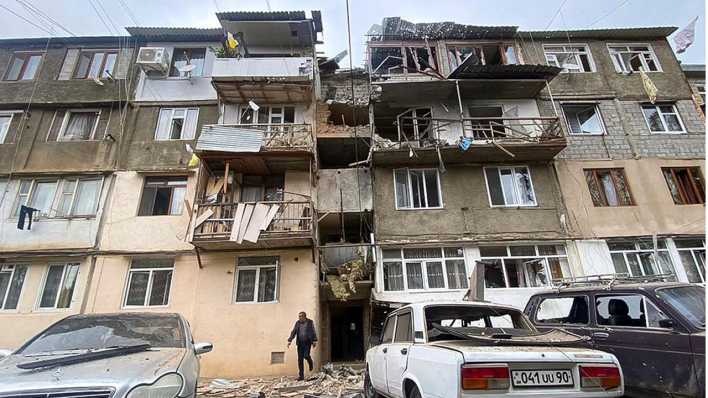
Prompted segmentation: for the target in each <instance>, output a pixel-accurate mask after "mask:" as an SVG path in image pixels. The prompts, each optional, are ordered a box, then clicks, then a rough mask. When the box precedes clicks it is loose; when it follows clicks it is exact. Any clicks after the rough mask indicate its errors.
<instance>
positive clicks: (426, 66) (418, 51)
mask: <svg viewBox="0 0 708 398" xmlns="http://www.w3.org/2000/svg"><path fill="white" fill-rule="evenodd" d="M405 48H406V69H407V71H408V72H409V73H416V72H431V71H433V70H437V62H436V59H435V55H436V54H435V48H431V49H430V51H428V49H427V48H426V47H405Z"/></svg>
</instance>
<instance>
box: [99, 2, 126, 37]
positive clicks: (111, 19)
mask: <svg viewBox="0 0 708 398" xmlns="http://www.w3.org/2000/svg"><path fill="white" fill-rule="evenodd" d="M95 1H96V4H98V7H100V8H101V11H103V14H104V15H105V16H106V18H107V19H108V22H110V23H111V26H112V27H113V31H114V32H115V34H116V36H120V29H121V28H119V27H118V25H116V23H115V21H114V20H113V18H112V17H111V14H109V13H108V12H107V11H106V9H105V8H103V2H102V1H101V0H95Z"/></svg>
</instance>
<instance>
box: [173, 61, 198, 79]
mask: <svg viewBox="0 0 708 398" xmlns="http://www.w3.org/2000/svg"><path fill="white" fill-rule="evenodd" d="M194 68H196V66H195V65H193V64H187V65H183V66H180V67H178V68H177V70H178V71H179V73H184V74H185V75H189V77H192V71H193V70H194Z"/></svg>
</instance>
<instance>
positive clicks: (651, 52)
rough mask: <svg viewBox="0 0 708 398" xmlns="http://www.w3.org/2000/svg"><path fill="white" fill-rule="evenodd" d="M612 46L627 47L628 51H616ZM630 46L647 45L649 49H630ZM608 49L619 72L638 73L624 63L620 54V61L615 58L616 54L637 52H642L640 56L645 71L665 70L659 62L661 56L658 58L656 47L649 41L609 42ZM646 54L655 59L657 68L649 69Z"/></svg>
mask: <svg viewBox="0 0 708 398" xmlns="http://www.w3.org/2000/svg"><path fill="white" fill-rule="evenodd" d="M612 47H626V48H627V50H626V51H619V52H618V51H615V50H613V49H612ZM630 47H646V48H647V51H630V50H629V48H630ZM607 51H608V53H609V54H610V59H611V60H612V64H613V65H614V67H615V71H616V72H617V73H638V72H635V71H633V70H632V69H631V67H629V68H628V67H627V65H625V64H624V60H623V59H622V57H621V56H620V62H621V64H620V63H618V62H617V59H616V58H615V54H621V53H637V54H642V56H641V57H640V58H639V59H640V61H641V63H642V69H644V72H645V73H656V72H663V71H664V70H663V69H662V68H661V64H660V63H659V58H657V56H656V53H655V52H654V48H653V47H652V45H651V44H649V43H607ZM644 55H649V56H650V57H651V59H652V61H654V65H656V70H649V68H647V61H646V59H645V58H644Z"/></svg>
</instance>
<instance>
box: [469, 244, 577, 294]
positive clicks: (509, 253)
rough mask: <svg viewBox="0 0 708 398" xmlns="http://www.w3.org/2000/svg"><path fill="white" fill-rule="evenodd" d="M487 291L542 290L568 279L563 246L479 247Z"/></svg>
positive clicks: (566, 259) (568, 273)
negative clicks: (557, 281) (540, 288)
mask: <svg viewBox="0 0 708 398" xmlns="http://www.w3.org/2000/svg"><path fill="white" fill-rule="evenodd" d="M479 253H480V256H481V260H480V262H481V263H482V264H483V265H484V285H485V287H487V288H507V287H543V286H549V285H550V284H551V281H554V280H560V279H563V278H566V277H569V276H572V275H571V272H570V267H569V265H568V258H567V256H566V252H565V247H564V246H563V245H552V244H547V245H524V246H481V247H480V248H479Z"/></svg>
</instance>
